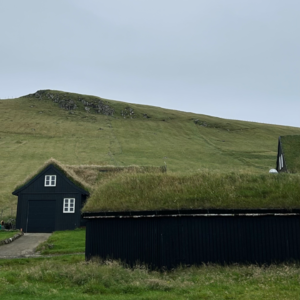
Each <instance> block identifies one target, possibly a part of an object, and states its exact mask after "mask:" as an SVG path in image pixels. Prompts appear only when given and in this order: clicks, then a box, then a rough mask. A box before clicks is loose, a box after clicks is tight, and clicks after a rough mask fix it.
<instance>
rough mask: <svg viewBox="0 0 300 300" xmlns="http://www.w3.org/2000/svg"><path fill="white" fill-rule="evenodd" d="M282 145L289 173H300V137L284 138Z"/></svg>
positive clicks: (290, 136)
mask: <svg viewBox="0 0 300 300" xmlns="http://www.w3.org/2000/svg"><path fill="white" fill-rule="evenodd" d="M281 145H282V150H283V154H284V158H285V162H286V165H287V170H288V172H290V173H297V172H299V173H300V135H286V136H282V137H281Z"/></svg>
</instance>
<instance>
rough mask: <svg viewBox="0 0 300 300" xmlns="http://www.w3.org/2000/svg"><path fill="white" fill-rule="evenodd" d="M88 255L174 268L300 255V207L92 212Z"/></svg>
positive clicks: (262, 261)
mask: <svg viewBox="0 0 300 300" xmlns="http://www.w3.org/2000/svg"><path fill="white" fill-rule="evenodd" d="M83 215H84V217H85V218H86V219H87V225H86V259H87V260H89V259H91V258H93V257H101V258H102V259H116V260H121V261H123V262H125V263H126V264H128V265H131V266H132V265H135V264H136V263H143V264H146V265H148V266H149V267H150V268H168V269H170V268H173V267H176V266H178V265H201V264H203V263H220V264H224V263H225V264H228V263H229V264H230V263H258V264H266V263H267V264H268V263H275V262H287V261H296V260H297V261H299V260H300V238H299V237H300V210H299V209H296V210H289V211H287V210H279V209H256V210H253V209H252V210H241V209H239V210H236V209H232V210H230V209H228V210H224V209H223V210H221V209H211V210H204V209H203V210H188V211H187V210H182V211H178V210H175V211H136V212H133V211H132V212H98V213H97V212H94V213H92V212H90V213H89V212H87V213H84V214H83Z"/></svg>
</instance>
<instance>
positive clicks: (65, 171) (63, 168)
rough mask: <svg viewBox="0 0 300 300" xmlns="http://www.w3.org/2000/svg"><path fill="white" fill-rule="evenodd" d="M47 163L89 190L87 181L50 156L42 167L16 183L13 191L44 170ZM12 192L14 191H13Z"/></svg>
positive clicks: (89, 186)
mask: <svg viewBox="0 0 300 300" xmlns="http://www.w3.org/2000/svg"><path fill="white" fill-rule="evenodd" d="M49 165H54V166H55V167H56V168H57V169H58V170H60V171H61V172H62V173H63V174H64V175H65V176H66V177H67V178H68V179H69V180H71V181H72V182H73V183H74V184H76V185H77V186H78V187H80V188H82V189H84V190H86V191H89V190H91V185H89V184H88V183H87V182H85V181H84V180H83V179H82V178H80V177H79V176H78V175H77V174H76V173H75V172H74V171H73V170H72V169H71V168H70V167H69V166H67V165H63V164H62V163H60V162H59V161H57V160H56V159H54V158H50V159H49V160H47V161H46V162H45V163H44V165H43V166H42V167H40V168H39V169H38V170H36V171H35V172H34V173H32V174H31V175H29V176H27V178H25V180H24V181H22V182H21V183H19V184H17V185H16V187H15V192H16V191H17V190H19V189H21V188H22V187H23V186H25V185H26V184H27V183H29V182H30V181H31V180H32V179H34V178H35V177H36V176H37V175H38V174H40V173H41V172H42V171H43V170H45V169H46V168H47V167H48V166H49ZM15 192H14V193H15Z"/></svg>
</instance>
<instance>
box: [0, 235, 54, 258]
mask: <svg viewBox="0 0 300 300" xmlns="http://www.w3.org/2000/svg"><path fill="white" fill-rule="evenodd" d="M50 235H51V233H25V234H24V235H23V236H22V237H20V238H18V239H17V240H15V241H13V242H12V243H10V244H7V245H3V246H1V247H0V259H1V258H2V259H3V258H18V257H32V256H39V255H37V254H36V253H35V249H36V247H37V246H38V245H39V244H40V243H42V242H44V241H46V240H47V239H48V238H49V236H50Z"/></svg>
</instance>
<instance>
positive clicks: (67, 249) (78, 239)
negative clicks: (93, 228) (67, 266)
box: [37, 228, 85, 254]
mask: <svg viewBox="0 0 300 300" xmlns="http://www.w3.org/2000/svg"><path fill="white" fill-rule="evenodd" d="M48 245H51V247H52V245H53V248H49V246H48ZM37 251H40V252H41V254H64V253H79V252H84V251H85V228H79V229H75V230H66V231H56V232H54V233H53V234H52V235H51V236H50V237H49V239H48V240H47V241H46V242H44V243H42V244H40V245H39V246H38V248H37Z"/></svg>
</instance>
